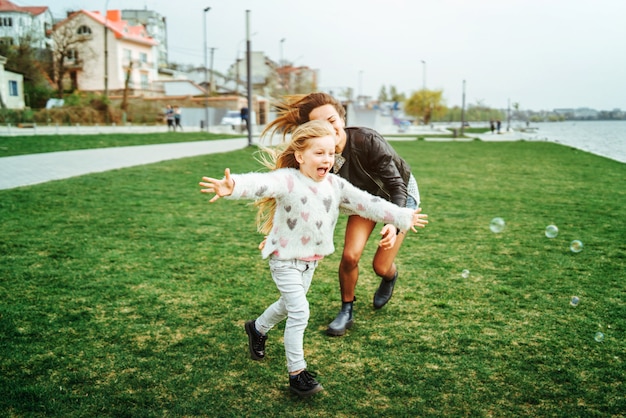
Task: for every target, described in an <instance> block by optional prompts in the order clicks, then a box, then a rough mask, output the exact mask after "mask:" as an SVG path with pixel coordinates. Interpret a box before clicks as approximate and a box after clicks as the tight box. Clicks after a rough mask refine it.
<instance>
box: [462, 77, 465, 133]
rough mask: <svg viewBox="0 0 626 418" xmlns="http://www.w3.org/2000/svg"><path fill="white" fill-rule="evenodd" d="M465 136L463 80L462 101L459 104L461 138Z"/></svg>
mask: <svg viewBox="0 0 626 418" xmlns="http://www.w3.org/2000/svg"><path fill="white" fill-rule="evenodd" d="M463 135H465V80H463V101H462V102H461V136H463Z"/></svg>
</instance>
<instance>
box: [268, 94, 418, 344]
mask: <svg viewBox="0 0 626 418" xmlns="http://www.w3.org/2000/svg"><path fill="white" fill-rule="evenodd" d="M275 107H276V109H277V117H276V119H274V120H273V121H272V122H270V123H269V124H268V125H267V127H266V128H265V129H264V131H263V134H262V135H263V136H265V135H266V134H267V135H270V136H271V135H273V134H274V133H276V132H280V133H281V134H282V136H283V139H285V137H286V135H287V134H289V133H291V132H293V131H294V130H295V129H296V128H297V127H298V126H299V125H301V124H303V123H305V122H307V121H309V120H326V121H329V122H330V123H331V124H332V125H333V127H334V128H335V132H336V134H337V146H336V148H335V152H336V153H337V154H336V156H335V166H334V167H333V173H335V174H337V175H338V176H339V177H342V178H344V179H346V180H348V181H349V182H350V183H352V185H354V186H356V187H358V188H360V189H362V190H365V191H366V192H368V193H370V194H373V195H375V196H379V197H381V198H382V199H385V200H387V201H390V202H393V203H395V204H396V205H398V206H401V207H408V208H412V209H415V208H417V207H418V206H419V203H420V195H419V189H418V187H417V181H416V180H415V177H413V174H412V172H411V167H410V166H409V164H408V163H407V162H406V161H404V160H403V159H402V157H400V155H398V153H397V152H396V151H395V149H394V148H393V147H392V146H391V145H390V144H389V143H388V142H387V141H386V140H385V138H383V136H382V135H381V134H379V133H378V132H376V131H375V130H373V129H369V128H363V127H346V125H345V123H346V122H345V121H346V119H345V118H346V109H345V108H344V107H343V105H342V104H341V103H340V102H339V101H337V100H336V99H335V98H334V97H333V96H331V95H330V94H327V93H310V94H307V95H296V96H291V97H288V98H287V100H286V101H285V102H281V103H277V104H276V105H275ZM349 215H350V216H349V217H348V223H347V225H346V231H345V235H344V248H343V253H342V255H341V262H340V263H339V288H340V290H341V309H340V311H339V313H338V314H337V316H336V318H335V319H334V320H333V321H332V322H331V323H330V324H329V325H328V328H327V330H326V333H327V334H328V335H331V336H341V335H344V334H345V333H346V330H347V329H349V328H351V327H352V325H353V323H354V318H353V304H354V302H355V301H356V296H355V290H356V284H357V281H358V278H359V262H360V260H361V256H362V255H363V251H364V250H365V246H366V245H367V242H368V240H369V238H370V236H371V235H372V232H373V231H374V228H376V222H375V221H372V220H371V219H367V218H363V217H361V216H360V215H359V214H358V213H349ZM380 235H381V236H382V238H381V239H380V241H379V242H378V248H377V250H376V253H375V254H374V259H373V260H372V263H371V266H372V268H373V270H374V273H375V274H376V275H377V276H378V277H380V285H379V286H378V289H377V290H376V292H375V293H374V298H373V305H374V309H381V308H382V307H383V306H385V304H386V303H387V302H388V301H389V300H390V299H391V296H392V294H393V289H394V286H395V284H396V281H397V279H398V267H397V265H396V263H395V258H396V255H397V254H398V251H400V247H401V245H402V242H403V240H404V238H405V235H404V233H403V232H402V231H400V230H398V229H396V228H395V227H394V226H393V225H389V224H385V225H384V226H383V228H382V230H381V232H380Z"/></svg>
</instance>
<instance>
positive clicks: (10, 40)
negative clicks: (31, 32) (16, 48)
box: [0, 37, 13, 45]
mask: <svg viewBox="0 0 626 418" xmlns="http://www.w3.org/2000/svg"><path fill="white" fill-rule="evenodd" d="M0 45H13V38H9V37H6V38H0Z"/></svg>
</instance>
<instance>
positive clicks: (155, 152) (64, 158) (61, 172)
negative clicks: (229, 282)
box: [0, 127, 520, 190]
mask: <svg viewBox="0 0 626 418" xmlns="http://www.w3.org/2000/svg"><path fill="white" fill-rule="evenodd" d="M392 128H393V127H392ZM8 129H10V128H5V130H8ZM38 129H39V132H38V133H39V134H49V135H54V134H70V133H74V134H75V133H83V134H87V133H91V134H99V133H108V132H120V130H122V129H127V130H128V129H130V130H131V131H132V132H136V133H137V132H154V131H155V130H158V129H161V130H162V128H159V127H131V128H125V127H117V128H111V127H84V128H71V127H70V128H54V127H47V128H38ZM59 129H67V130H68V132H65V131H63V132H60V131H57V130H59ZM77 129H78V130H79V131H77ZM15 130H16V128H13V131H15ZM44 131H45V132H44ZM0 133H2V132H0ZM5 133H8V132H5ZM394 133H395V132H394ZM409 133H412V134H421V135H424V136H426V138H425V140H427V141H450V140H451V139H450V138H437V137H432V138H430V137H428V135H429V134H440V133H442V131H441V130H432V129H429V128H425V127H412V129H411V131H410V132H409ZM471 136H472V138H474V137H480V139H481V140H483V141H514V140H518V139H520V135H519V133H508V134H503V135H492V134H490V133H488V134H483V135H475V134H472V135H471ZM472 138H459V139H456V140H458V141H471V140H473V139H472ZM388 139H389V140H392V141H393V140H402V139H403V138H401V137H389V138H388ZM406 139H407V140H414V139H415V138H406ZM253 143H258V136H255V137H254V138H253ZM247 144H248V140H247V138H238V139H223V140H215V141H197V142H180V143H174V144H157V145H138V146H129V147H114V148H97V149H88V150H76V151H61V152H46V153H41V154H30V155H19V156H12V157H3V158H0V190H2V189H12V188H15V187H22V186H30V185H33V184H40V183H45V182H47V181H52V180H61V179H66V178H70V177H75V176H81V175H84V174H89V173H99V172H102V171H108V170H115V169H118V168H124V167H132V166H137V165H143V164H151V163H156V162H159V161H166V160H173V159H177V158H185V157H193V156H196V155H205V154H212V153H218V152H228V151H233V150H236V149H241V148H244V147H246V145H247Z"/></svg>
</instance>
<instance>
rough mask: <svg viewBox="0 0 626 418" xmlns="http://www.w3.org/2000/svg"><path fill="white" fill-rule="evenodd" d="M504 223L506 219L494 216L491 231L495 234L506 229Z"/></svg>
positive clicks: (490, 226)
mask: <svg viewBox="0 0 626 418" xmlns="http://www.w3.org/2000/svg"><path fill="white" fill-rule="evenodd" d="M504 225H505V223H504V219H502V218H493V219H492V220H491V223H490V224H489V229H491V232H493V233H494V234H497V233H500V232H502V231H504Z"/></svg>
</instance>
